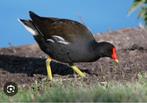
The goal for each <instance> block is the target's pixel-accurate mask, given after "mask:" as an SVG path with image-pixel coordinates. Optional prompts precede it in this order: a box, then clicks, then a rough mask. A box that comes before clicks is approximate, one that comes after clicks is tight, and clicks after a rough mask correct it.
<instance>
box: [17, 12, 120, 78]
mask: <svg viewBox="0 0 147 103" xmlns="http://www.w3.org/2000/svg"><path fill="white" fill-rule="evenodd" d="M29 14H30V18H31V19H30V20H24V19H19V21H20V23H21V24H23V26H24V27H25V28H26V29H27V30H28V31H29V32H31V33H32V34H33V36H34V38H35V40H36V41H37V43H38V45H39V47H40V48H41V50H42V51H44V52H45V53H46V54H48V56H49V58H48V59H47V60H46V66H47V74H48V77H49V79H50V80H52V78H53V77H52V72H51V67H50V63H51V61H52V60H56V61H59V62H61V63H68V64H69V65H70V66H71V68H72V69H73V70H74V71H75V72H77V73H78V74H79V75H80V76H81V77H85V73H83V72H82V71H80V69H78V68H77V67H76V66H75V65H74V63H78V62H94V61H96V60H98V59H99V58H102V57H110V58H112V59H113V60H114V61H115V62H118V58H117V53H116V48H115V47H114V45H113V44H111V43H109V42H96V40H95V39H94V37H93V35H92V33H91V32H90V31H89V30H88V28H87V27H86V26H84V25H83V24H81V23H79V22H77V21H74V20H68V19H59V18H54V17H41V16H38V15H37V14H35V13H33V12H32V11H29Z"/></svg>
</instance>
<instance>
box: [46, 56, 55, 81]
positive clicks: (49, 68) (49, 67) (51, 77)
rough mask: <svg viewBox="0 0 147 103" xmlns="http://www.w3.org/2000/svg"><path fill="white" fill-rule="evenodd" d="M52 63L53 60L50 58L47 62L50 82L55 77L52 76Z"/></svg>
mask: <svg viewBox="0 0 147 103" xmlns="http://www.w3.org/2000/svg"><path fill="white" fill-rule="evenodd" d="M51 61H52V59H51V58H50V57H49V58H48V59H47V60H46V67H47V75H48V78H49V79H50V80H52V79H53V76H52V71H51V65H50V64H51Z"/></svg>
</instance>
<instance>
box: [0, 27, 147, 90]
mask: <svg viewBox="0 0 147 103" xmlns="http://www.w3.org/2000/svg"><path fill="white" fill-rule="evenodd" d="M99 34H100V35H96V36H95V38H96V40H97V41H98V42H99V41H109V42H112V43H113V44H114V45H115V46H116V47H117V49H118V55H119V61H120V63H119V64H116V63H114V62H113V61H112V60H111V59H109V58H101V59H99V60H97V61H96V62H91V63H78V64H76V65H77V66H78V67H79V68H81V70H82V71H84V72H86V73H87V77H86V78H85V79H83V81H84V82H87V83H89V82H91V83H94V82H105V81H110V80H116V81H135V80H137V79H138V74H139V73H143V72H147V31H146V30H145V29H144V28H134V29H122V30H118V31H114V32H107V33H99ZM46 58H47V55H46V54H44V53H43V52H42V51H41V50H40V49H39V47H38V45H37V44H33V45H25V46H20V47H9V48H1V49H0V88H1V87H2V86H3V85H4V83H6V82H8V81H14V82H16V83H17V84H19V85H27V86H29V85H30V84H32V83H34V82H35V81H36V80H37V81H38V80H39V81H41V80H43V79H44V78H46V77H47V73H46V67H45V60H46ZM51 67H52V71H53V74H54V78H55V79H59V78H62V79H64V80H68V79H69V78H71V79H72V78H75V73H74V72H73V71H72V69H71V68H70V67H69V66H67V65H65V64H60V63H57V62H52V64H51Z"/></svg>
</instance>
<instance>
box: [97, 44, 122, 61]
mask: <svg viewBox="0 0 147 103" xmlns="http://www.w3.org/2000/svg"><path fill="white" fill-rule="evenodd" d="M97 53H98V55H99V57H110V58H111V59H113V60H114V61H115V62H116V63H118V62H119V61H118V56H117V52H116V48H115V46H114V45H113V44H111V43H109V42H99V43H98V46H97Z"/></svg>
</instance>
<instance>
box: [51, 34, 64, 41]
mask: <svg viewBox="0 0 147 103" xmlns="http://www.w3.org/2000/svg"><path fill="white" fill-rule="evenodd" d="M52 37H53V38H57V39H59V40H61V41H65V40H64V38H62V37H61V36H57V35H53V36H52Z"/></svg>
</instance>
